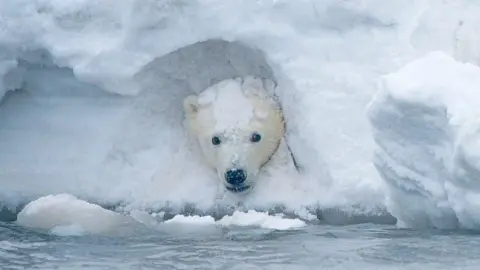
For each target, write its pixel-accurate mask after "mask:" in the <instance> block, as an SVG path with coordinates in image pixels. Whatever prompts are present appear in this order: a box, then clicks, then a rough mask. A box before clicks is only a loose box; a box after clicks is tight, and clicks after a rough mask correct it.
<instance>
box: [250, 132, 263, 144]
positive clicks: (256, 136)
mask: <svg viewBox="0 0 480 270" xmlns="http://www.w3.org/2000/svg"><path fill="white" fill-rule="evenodd" d="M261 139H262V136H261V135H260V134H258V133H257V132H253V133H252V135H251V136H250V141H251V142H252V143H257V142H259V141H260V140H261Z"/></svg>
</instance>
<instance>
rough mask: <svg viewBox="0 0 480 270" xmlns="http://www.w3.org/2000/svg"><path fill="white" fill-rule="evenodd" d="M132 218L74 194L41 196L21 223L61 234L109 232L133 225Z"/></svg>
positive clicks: (21, 216)
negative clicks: (78, 197)
mask: <svg viewBox="0 0 480 270" xmlns="http://www.w3.org/2000/svg"><path fill="white" fill-rule="evenodd" d="M132 221H133V220H131V219H129V218H127V217H125V216H122V215H120V214H118V213H115V212H112V211H109V210H106V209H104V208H102V207H100V206H98V205H95V204H91V203H88V202H86V201H83V200H79V199H77V198H76V197H74V196H72V195H70V194H59V195H48V196H45V197H41V198H39V199H37V200H35V201H32V202H30V203H29V204H28V205H26V206H25V208H24V209H23V210H22V211H21V212H20V213H19V214H18V216H17V223H18V224H19V225H22V226H26V227H31V228H36V229H43V230H48V231H50V232H51V233H53V234H58V235H84V234H86V233H92V234H102V233H108V232H110V231H112V230H113V229H118V228H120V227H122V226H124V225H128V224H132Z"/></svg>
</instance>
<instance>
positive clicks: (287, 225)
mask: <svg viewBox="0 0 480 270" xmlns="http://www.w3.org/2000/svg"><path fill="white" fill-rule="evenodd" d="M217 223H218V224H220V225H223V226H232V225H234V226H258V227H260V228H264V229H274V230H289V229H296V228H301V227H303V226H306V224H305V222H303V221H301V220H300V219H287V218H283V217H280V216H270V215H268V214H267V213H262V212H256V211H253V210H249V211H248V212H247V213H243V212H238V211H237V212H235V213H233V215H232V216H225V217H223V218H222V219H221V220H219V221H217Z"/></svg>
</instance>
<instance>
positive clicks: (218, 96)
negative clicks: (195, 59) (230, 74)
mask: <svg viewBox="0 0 480 270" xmlns="http://www.w3.org/2000/svg"><path fill="white" fill-rule="evenodd" d="M274 89H275V84H274V82H273V81H271V80H268V79H262V78H259V77H255V76H248V77H245V78H234V79H227V80H224V81H221V82H219V83H217V84H215V85H213V86H211V87H209V88H207V89H205V90H204V91H203V92H201V93H200V94H198V95H190V96H188V97H186V98H185V99H184V103H183V106H184V112H185V120H186V128H187V130H188V133H189V135H190V137H191V138H192V140H193V141H194V142H195V143H194V144H195V145H196V146H197V147H196V148H197V150H198V151H197V152H198V153H199V154H200V158H201V159H202V160H203V161H204V164H205V165H207V166H208V167H209V168H211V169H212V170H214V171H215V172H216V174H217V175H218V177H219V178H220V179H221V180H222V182H223V184H224V186H225V188H226V189H227V190H229V191H231V192H234V193H240V192H244V191H247V190H249V189H250V188H251V187H252V186H253V185H254V184H255V182H256V180H257V178H258V176H259V173H261V172H264V171H265V167H267V165H268V166H270V167H271V166H272V164H274V163H275V164H277V165H281V166H289V164H293V166H296V163H295V160H294V158H293V155H291V152H290V151H289V149H288V145H287V144H286V141H285V139H284V138H285V122H284V117H283V113H282V109H281V106H280V103H279V102H278V101H277V100H276V99H275V98H274V93H273V91H274ZM292 162H293V163H292Z"/></svg>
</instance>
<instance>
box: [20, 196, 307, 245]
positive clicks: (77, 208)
mask: <svg viewBox="0 0 480 270" xmlns="http://www.w3.org/2000/svg"><path fill="white" fill-rule="evenodd" d="M137 222H138V223H137ZM17 223H18V224H19V225H22V226H26V227H30V228H33V229H42V230H47V231H48V232H49V233H51V234H54V235H58V236H82V235H87V234H111V233H114V232H117V233H118V232H122V231H121V229H122V228H128V227H130V228H134V226H135V225H138V224H143V225H146V226H147V227H149V228H152V229H157V230H159V231H160V232H161V231H162V229H163V230H164V229H165V226H162V225H168V226H171V225H173V226H175V227H176V228H178V226H179V225H180V226H185V225H187V226H222V227H229V226H257V227H260V228H264V229H273V230H289V229H296V228H300V227H303V226H305V225H306V224H305V222H303V221H301V220H299V219H288V218H284V217H282V216H271V215H269V214H268V213H263V212H256V211H253V210H249V211H248V212H246V213H244V212H239V211H235V212H234V213H233V214H232V215H231V216H228V215H227V216H224V217H223V218H222V219H221V220H218V221H215V219H214V218H213V217H211V216H197V215H193V216H185V215H175V216H174V217H173V218H171V219H168V220H166V221H161V220H160V221H159V220H157V219H156V217H155V215H153V214H148V213H146V212H142V211H139V210H134V211H131V212H130V214H129V215H121V214H119V213H116V212H113V211H110V210H107V209H104V208H102V207H100V206H99V205H96V204H91V203H88V202H87V201H84V200H81V199H78V198H76V197H75V196H72V195H70V194H58V195H48V196H45V197H41V198H39V199H37V200H35V201H32V202H30V203H29V204H28V205H27V206H25V208H23V210H22V211H21V212H20V213H19V214H18V219H17ZM167 228H168V227H167ZM125 232H126V231H125V230H124V231H123V232H122V233H125ZM163 232H165V231H163ZM123 235H125V234H123Z"/></svg>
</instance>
